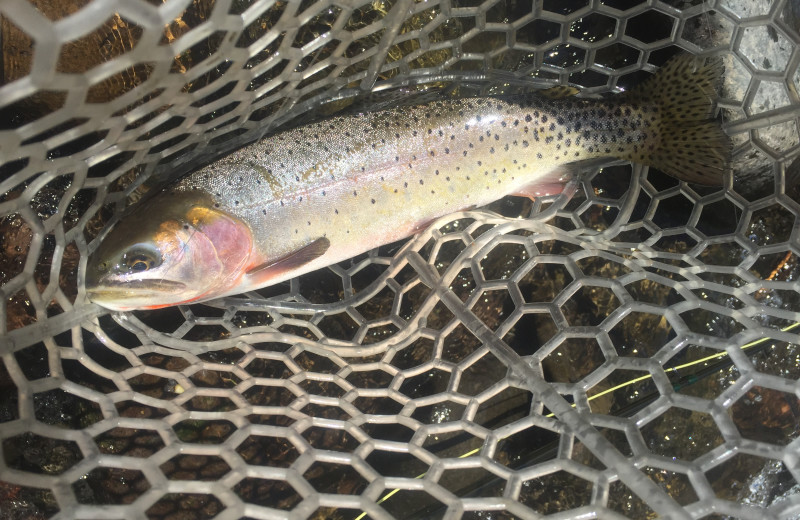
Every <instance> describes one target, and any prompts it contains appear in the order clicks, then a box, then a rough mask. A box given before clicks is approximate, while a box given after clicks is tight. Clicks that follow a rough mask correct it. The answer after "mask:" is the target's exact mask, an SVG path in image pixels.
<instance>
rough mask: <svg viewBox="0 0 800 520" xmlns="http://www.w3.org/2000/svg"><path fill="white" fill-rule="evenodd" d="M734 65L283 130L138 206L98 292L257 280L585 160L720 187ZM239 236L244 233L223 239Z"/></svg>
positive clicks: (225, 287)
mask: <svg viewBox="0 0 800 520" xmlns="http://www.w3.org/2000/svg"><path fill="white" fill-rule="evenodd" d="M719 75H720V67H719V65H718V64H715V63H709V64H705V65H701V66H696V64H695V62H694V60H692V59H691V58H689V57H681V58H678V59H674V60H672V61H671V62H670V63H668V64H667V65H665V66H664V67H662V69H661V71H660V72H659V73H658V74H657V75H656V76H654V77H653V78H651V79H650V80H648V81H647V82H645V83H644V84H643V85H642V86H641V87H639V88H638V89H635V90H633V91H631V92H629V93H626V94H625V95H620V96H615V97H611V98H609V99H603V100H590V99H580V98H577V97H564V96H565V93H568V92H569V89H563V88H559V89H557V90H555V91H550V92H545V93H544V94H527V95H521V96H514V97H503V98H480V99H479V98H470V99H453V100H442V101H436V102H433V103H429V104H425V105H418V106H410V107H398V108H393V109H389V110H384V111H379V112H366V113H361V114H352V115H346V116H336V117H332V118H330V119H327V120H324V121H320V122H317V123H312V124H309V125H305V126H302V127H299V128H295V129H291V130H288V131H285V132H282V133H279V134H277V135H274V136H272V137H269V138H266V139H264V140H262V141H259V142H257V143H254V144H252V145H250V146H247V147H245V148H242V149H240V150H238V151H236V152H234V153H233V154H231V155H229V156H227V157H226V158H224V159H222V160H220V161H217V162H215V163H213V164H210V165H208V166H206V167H204V168H202V169H200V170H198V171H196V172H194V173H192V174H190V175H188V176H187V177H185V178H184V179H182V180H180V181H179V182H177V183H176V184H174V185H173V186H170V187H168V188H166V189H165V190H164V192H162V193H161V194H159V195H157V196H156V197H154V198H153V199H151V200H150V201H148V202H147V203H145V204H142V205H141V207H140V208H139V209H138V210H134V214H135V215H138V216H139V217H140V218H138V220H137V219H136V218H135V217H134V214H132V215H131V217H130V218H127V219H123V220H122V222H120V224H119V225H118V228H117V229H115V230H114V231H113V232H112V233H111V234H110V235H109V237H107V238H106V239H105V240H104V241H103V243H102V244H101V246H100V248H99V249H98V251H97V252H96V253H95V254H94V255H93V256H92V259H91V261H90V266H89V269H88V270H87V280H88V284H87V285H88V287H87V289H88V290H89V292H90V293H91V294H93V296H92V297H93V299H95V301H97V302H98V303H101V304H103V305H106V306H109V307H112V308H119V309H127V308H137V307H139V306H145V307H149V308H152V307H157V306H164V305H170V304H175V303H186V302H191V301H202V300H204V299H208V298H212V297H216V296H221V295H226V294H232V293H236V292H242V291H247V290H252V289H255V288H258V287H263V286H265V285H269V284H273V283H277V282H280V281H282V280H286V279H288V278H291V277H293V276H298V275H300V274H303V273H306V272H309V271H312V270H314V269H317V268H320V267H323V266H326V265H330V264H332V263H336V262H339V261H342V260H345V259H347V258H351V257H353V256H355V255H357V254H359V253H362V252H364V251H366V250H369V249H371V248H374V247H377V246H380V245H382V244H386V243H389V242H392V241H395V240H398V239H401V238H404V237H406V236H409V235H411V234H413V233H415V232H417V231H419V230H420V229H422V228H424V227H425V226H426V225H428V223H430V222H431V221H432V220H434V219H436V218H438V217H440V216H442V215H445V214H448V213H452V212H454V211H458V210H461V209H464V208H469V207H478V206H483V205H485V204H488V203H490V202H493V201H495V200H497V199H499V198H501V197H503V196H505V195H509V194H519V195H524V196H528V197H535V196H539V195H543V194H547V193H554V192H558V191H559V190H560V187H561V186H562V185H563V182H564V180H565V178H567V177H568V176H569V175H571V171H572V170H574V167H575V164H576V162H580V161H584V160H589V159H595V158H601V157H614V158H621V159H629V160H632V161H638V162H641V163H644V164H649V165H654V166H656V167H659V168H661V169H663V170H664V171H665V172H666V173H669V174H671V175H674V176H676V177H678V178H682V179H685V180H691V181H694V182H702V183H705V184H715V183H717V184H718V183H719V182H720V179H721V174H722V172H723V171H724V170H725V168H726V167H727V161H728V158H727V156H728V153H729V143H728V140H727V137H725V135H724V134H723V133H722V131H721V130H720V128H719V125H718V124H717V123H715V122H713V121H710V120H709V117H710V115H711V113H712V108H713V100H714V98H715V95H716V85H717V83H718V79H719ZM554 96H555V99H553V97H554ZM167 229H168V230H169V231H166V230H167ZM170 233H172V234H171V235H170ZM154 236H157V237H160V238H159V239H157V240H154V239H153V237H154ZM229 236H234V237H236V239H235V240H230V239H226V240H222V237H229ZM223 243H224V244H223ZM176 244H177V245H176ZM209 251H211V252H209ZM211 273H213V275H212V274H211ZM146 279H151V280H153V284H152V285H153V286H152V287H151V288H150V289H149V292H148V289H147V287H146V284H144V285H142V284H139V285H137V289H136V290H133V289H132V288H131V286H130V285H128V286H125V282H126V281H130V280H137V281H142V280H146ZM165 280H172V281H174V282H175V283H174V284H169V283H165ZM181 283H182V284H183V285H184V288H183V289H181V290H177V288H178V287H179V285H180V284H181ZM137 291H138V292H137ZM145 293H146V294H145Z"/></svg>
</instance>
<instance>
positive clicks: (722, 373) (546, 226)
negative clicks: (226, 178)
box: [0, 0, 800, 520]
mask: <svg viewBox="0 0 800 520" xmlns="http://www.w3.org/2000/svg"><path fill="white" fill-rule="evenodd" d="M799 11H800V9H798V8H797V4H796V3H795V2H789V1H780V0H776V1H774V2H769V1H764V0H747V1H736V0H728V1H708V2H699V1H669V2H663V1H657V0H653V1H647V2H636V1H627V0H605V1H595V0H592V1H589V0H585V1H581V0H568V1H556V0H536V1H532V0H508V1H499V2H498V1H496V0H485V1H482V0H428V1H414V0H374V1H372V2H364V1H363V0H334V1H328V0H316V1H314V0H303V1H302V2H298V1H294V0H289V1H257V0H250V1H246V0H218V1H216V2H214V1H211V0H166V1H163V2H162V1H160V0H148V1H146V0H116V1H115V0H93V1H88V0H80V1H75V0H70V1H67V0H64V1H61V0H48V1H45V0H30V2H28V1H26V0H3V1H2V2H1V3H0V24H2V25H1V26H0V38H1V39H2V41H1V45H2V50H3V63H2V74H3V76H2V86H0V128H1V129H2V130H0V246H1V247H0V301H2V307H1V309H2V310H0V312H2V319H0V332H1V333H2V337H0V355H1V356H2V357H1V358H0V360H1V361H0V366H2V371H0V374H1V375H0V385H2V387H1V388H0V421H1V422H0V441H2V457H0V516H2V517H3V518H13V519H16V518H64V519H66V518H70V519H72V518H80V519H83V518H86V519H89V518H104V519H111V518H126V519H132V518H159V519H161V518H163V519H178V518H180V519H205V518H211V517H214V518H219V519H225V518H243V517H247V518H259V519H266V518H270V519H272V518H336V519H355V518H358V519H361V518H372V519H376V520H377V519H387V518H471V519H477V518H487V519H488V518H491V519H510V518H539V517H540V516H542V515H552V516H553V517H554V518H574V517H577V516H581V517H582V518H622V517H627V518H637V519H639V518H654V517H663V518H800V486H798V481H800V466H799V465H798V464H800V462H798V447H799V446H800V445H799V444H798V440H797V436H798V431H800V423H799V421H800V402H799V401H798V393H799V392H800V387H799V386H798V384H797V377H798V375H800V350H798V343H799V342H800V340H799V339H798V329H795V328H794V324H795V323H796V322H798V321H800V312H798V310H800V295H799V294H798V289H800V287H799V286H798V283H797V281H796V280H797V277H798V274H800V265H799V264H798V254H800V247H799V246H798V235H799V234H800V224H798V221H797V216H798V214H800V207H799V206H798V204H797V202H796V200H797V191H796V188H797V180H798V175H797V173H796V171H795V170H796V167H793V160H794V159H795V157H797V155H798V152H799V151H800V139H799V138H798V129H797V123H798V116H800V96H798V81H800V73H798V70H797V69H798V64H799V63H800V51H798V48H797V47H796V45H797V43H798V42H800V36H799V35H798V16H800V12H799ZM678 52H690V53H693V54H698V55H702V56H716V57H719V58H718V59H721V60H723V62H724V64H725V67H726V72H725V86H724V89H723V93H722V99H721V100H720V103H719V110H718V116H719V117H720V118H721V120H722V121H723V123H724V127H725V128H726V131H727V132H728V133H729V134H730V135H731V136H732V138H733V141H734V172H733V173H734V174H735V175H732V176H729V177H728V178H727V180H726V184H725V186H724V187H718V188H702V189H701V188H697V187H695V186H690V185H686V184H682V183H678V182H677V181H675V180H673V179H671V178H669V177H666V176H664V175H663V174H661V173H659V172H657V171H654V170H651V171H647V169H646V168H642V167H640V166H632V165H630V164H628V163H622V162H617V163H609V164H608V165H606V166H605V167H604V168H602V169H600V170H597V171H589V172H586V174H585V175H584V176H582V177H581V178H580V179H578V180H575V181H573V182H572V183H570V184H569V185H568V186H567V189H566V190H565V192H564V193H563V194H561V195H559V196H553V197H549V198H542V199H539V200H537V201H536V202H534V203H531V202H530V201H526V200H522V199H517V198H508V199H505V200H502V201H499V202H498V203H496V204H494V205H492V206H491V207H489V208H481V209H477V210H475V211H470V212H465V213H459V214H455V215H452V216H449V217H447V218H445V219H443V220H441V221H439V222H437V223H435V224H434V225H432V226H431V227H430V228H429V229H427V230H426V231H425V232H423V233H421V234H420V235H418V236H416V237H413V238H411V239H409V240H407V241H405V242H404V243H398V244H392V245H390V246H386V247H382V248H380V249H378V250H375V251H372V252H370V253H369V254H364V255H361V256H359V257H356V258H354V259H352V260H351V261H348V262H344V263H342V264H339V265H334V266H332V267H330V268H328V269H325V270H322V271H320V272H316V273H312V274H310V275H307V276H304V277H302V278H300V279H297V280H293V281H291V282H290V283H289V282H287V283H284V284H281V285H278V286H275V287H272V288H268V289H265V290H262V291H258V292H253V293H248V294H245V295H242V296H237V297H232V298H227V299H225V300H221V301H215V302H210V303H208V304H205V305H194V306H188V307H176V308H172V309H163V310H159V311H149V312H131V313H108V312H107V311H104V310H103V309H101V308H99V307H97V306H95V305H93V304H91V303H89V302H87V301H86V299H85V297H84V289H83V274H82V273H83V268H84V266H85V259H86V257H87V254H88V253H89V252H90V251H91V250H93V248H95V247H96V246H97V244H98V242H99V238H100V235H101V232H102V230H103V229H106V228H107V225H108V224H111V223H113V222H114V221H115V220H116V219H118V218H119V217H120V215H121V213H122V211H123V210H124V208H125V207H126V206H128V205H130V204H132V203H135V202H136V200H137V199H138V198H139V197H141V196H142V195H143V194H144V193H146V192H147V191H149V190H151V189H154V186H157V185H159V183H161V182H164V181H168V180H170V179H174V178H175V177H176V176H179V175H180V174H181V173H183V172H186V171H189V170H190V169H191V168H193V167H195V166H197V165H198V164H201V163H203V162H207V161H208V160H210V159H212V158H213V157H216V156H219V154H221V153H224V152H226V151H229V150H231V149H235V148H236V147H239V146H241V145H242V144H244V143H246V142H250V141H252V140H254V139H256V138H259V137H261V136H263V135H265V134H266V133H268V132H270V131H274V130H276V129H278V128H279V127H281V126H282V125H291V124H297V123H298V122H301V121H303V120H304V119H307V118H310V117H324V115H326V114H332V113H334V112H336V111H338V110H342V109H347V108H348V107H350V108H351V109H352V106H353V105H352V102H353V100H354V99H355V100H356V102H359V103H364V104H366V105H369V104H370V103H373V105H374V103H377V102H378V101H375V100H384V101H385V100H388V102H392V100H397V99H398V98H399V97H403V96H416V95H430V94H431V93H433V94H435V95H440V96H466V95H488V94H495V93H501V92H509V91H515V90H519V89H520V88H522V89H530V88H533V87H537V86H544V85H553V84H566V83H569V84H572V85H576V86H579V87H581V88H582V90H583V95H589V96H591V95H602V94H604V93H609V92H619V91H622V90H625V89H626V88H629V87H630V86H633V85H636V84H638V83H639V82H641V81H642V80H643V79H644V78H646V77H648V76H650V74H652V72H654V71H655V70H656V69H657V67H658V66H660V65H662V64H663V63H664V62H665V61H666V60H667V59H668V58H669V57H670V56H672V55H674V54H677V53H678ZM360 94H369V96H367V97H366V98H364V97H363V96H359V95H360ZM361 99H366V100H365V101H359V100H361ZM371 100H372V101H371Z"/></svg>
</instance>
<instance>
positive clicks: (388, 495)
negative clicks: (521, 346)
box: [356, 322, 800, 520]
mask: <svg viewBox="0 0 800 520" xmlns="http://www.w3.org/2000/svg"><path fill="white" fill-rule="evenodd" d="M797 327H800V322H797V323H792V324H791V325H789V326H787V327H784V328H782V329H780V331H781V332H789V331H790V330H792V329H795V328H797ZM769 339H770V338H761V339H757V340H755V341H751V342H750V343H747V344H745V345H742V347H741V349H742V350H746V349H748V348H751V347H755V346H756V345H760V344H761V343H764V342H765V341H769ZM727 355H728V353H727V352H719V353H717V354H712V355H710V356H706V357H704V358H700V359H695V360H694V361H690V362H688V363H684V364H683V365H678V366H676V367H672V368H665V369H664V372H677V371H678V370H682V369H684V368H688V367H690V366H693V365H699V364H700V363H705V362H706V361H711V360H716V359H722V358H724V357H726V356H727ZM652 377H653V376H652V375H651V374H647V375H644V376H641V377H637V378H636V379H631V380H630V381H625V382H624V383H621V384H619V385H617V386H614V387H611V388H608V389H606V390H603V391H602V392H600V393H597V394H594V395H593V396H591V397H589V398H587V401H591V400H593V399H597V398H598V397H601V396H603V395H606V394H608V393H611V392H614V391H616V390H619V389H620V388H625V387H626V386H630V385H632V384H634V383H638V382H639V381H644V380H646V379H651V378H652ZM571 406H572V407H573V408H575V404H574V403H573V404H572V405H571ZM553 416H555V414H553V413H551V414H548V415H546V416H545V417H553ZM479 451H481V449H480V448H475V449H474V450H472V451H469V452H467V453H465V454H463V455H460V456H459V457H458V458H459V459H463V458H466V457H471V456H472V455H475V454H476V453H478V452H479ZM424 476H425V473H422V474H420V475H417V476H416V477H414V478H422V477H424ZM399 491H400V489H399V488H398V489H393V490H391V491H389V492H388V493H386V494H385V495H384V496H383V497H382V498H381V499H380V500H378V502H377V503H378V504H382V503H384V502H385V501H387V500H389V499H390V498H392V497H393V496H394V495H395V494H397V493H398V492H399ZM365 516H367V513H366V512H363V513H361V514H360V515H358V516H357V517H356V520H362V519H363V518H364V517H365Z"/></svg>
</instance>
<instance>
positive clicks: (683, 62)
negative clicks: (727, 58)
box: [628, 55, 731, 185]
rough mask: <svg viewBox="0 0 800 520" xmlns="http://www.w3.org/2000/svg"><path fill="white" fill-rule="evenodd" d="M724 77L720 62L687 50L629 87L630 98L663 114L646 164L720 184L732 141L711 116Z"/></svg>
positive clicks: (699, 181) (678, 175)
mask: <svg viewBox="0 0 800 520" xmlns="http://www.w3.org/2000/svg"><path fill="white" fill-rule="evenodd" d="M721 77H722V64H721V62H719V61H718V60H717V61H715V60H706V61H705V63H704V62H703V60H702V59H700V58H696V57H694V56H691V55H680V56H677V57H675V58H673V59H671V60H670V61H668V62H667V63H666V64H665V65H664V66H663V67H661V68H660V69H659V70H658V72H657V73H656V75H655V76H653V77H652V78H650V79H648V80H647V81H645V82H644V83H643V84H642V85H640V86H638V87H637V88H635V89H633V90H632V91H630V93H629V94H628V96H630V97H629V100H630V101H633V102H637V101H638V102H643V103H644V102H647V103H655V104H657V105H658V107H659V112H660V114H661V124H660V129H659V130H660V131H659V134H660V136H661V143H660V146H659V148H658V149H657V150H655V151H654V152H653V153H652V154H651V156H650V160H649V161H647V162H648V164H649V165H650V166H653V167H654V168H658V169H659V170H662V171H663V172H665V173H667V174H669V175H671V176H673V177H676V178H678V179H680V180H683V181H687V182H694V183H697V184H707V185H719V184H722V175H723V174H724V173H725V171H726V170H727V169H728V167H729V163H730V154H731V143H730V139H729V138H728V136H727V135H725V133H723V131H722V128H721V127H720V125H719V123H718V122H716V121H713V120H711V116H712V115H713V110H714V103H715V102H716V99H717V92H718V89H719V86H720V82H721Z"/></svg>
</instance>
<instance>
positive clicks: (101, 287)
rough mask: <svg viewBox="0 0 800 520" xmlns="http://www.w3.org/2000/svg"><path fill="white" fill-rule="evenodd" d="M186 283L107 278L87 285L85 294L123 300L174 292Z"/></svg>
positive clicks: (100, 298)
mask: <svg viewBox="0 0 800 520" xmlns="http://www.w3.org/2000/svg"><path fill="white" fill-rule="evenodd" d="M186 287H187V286H186V284H185V283H183V282H176V281H174V280H127V281H116V280H107V281H104V282H103V283H100V284H97V285H94V286H91V287H90V286H87V287H86V294H87V295H89V297H90V298H91V299H97V300H103V299H113V300H125V299H133V298H137V299H139V298H143V297H147V296H150V295H152V296H159V295H161V296H163V294H164V293H165V292H168V293H175V292H177V291H181V290H184V289H186Z"/></svg>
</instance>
